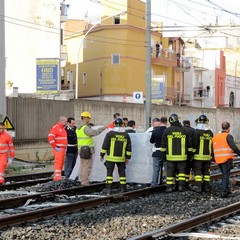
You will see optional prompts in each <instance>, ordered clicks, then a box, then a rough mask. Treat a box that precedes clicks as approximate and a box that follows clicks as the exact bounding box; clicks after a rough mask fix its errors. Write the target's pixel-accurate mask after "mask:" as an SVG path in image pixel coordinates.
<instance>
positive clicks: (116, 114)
mask: <svg viewBox="0 0 240 240" xmlns="http://www.w3.org/2000/svg"><path fill="white" fill-rule="evenodd" d="M120 117H121V114H120V113H114V114H113V119H114V120H113V121H112V122H110V124H109V125H108V128H114V121H115V120H116V119H117V118H120Z"/></svg>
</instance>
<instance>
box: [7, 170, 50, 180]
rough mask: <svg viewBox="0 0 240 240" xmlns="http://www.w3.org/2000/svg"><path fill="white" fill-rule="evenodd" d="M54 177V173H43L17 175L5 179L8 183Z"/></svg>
mask: <svg viewBox="0 0 240 240" xmlns="http://www.w3.org/2000/svg"><path fill="white" fill-rule="evenodd" d="M52 175H53V172H42V173H34V174H25V175H16V176H9V177H5V181H6V182H16V181H25V180H29V179H38V178H46V177H51V176H52Z"/></svg>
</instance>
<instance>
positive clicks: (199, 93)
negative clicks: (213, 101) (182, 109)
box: [193, 87, 209, 99]
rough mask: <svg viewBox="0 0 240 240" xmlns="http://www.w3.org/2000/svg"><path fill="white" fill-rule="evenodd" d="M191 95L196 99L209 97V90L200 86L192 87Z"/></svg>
mask: <svg viewBox="0 0 240 240" xmlns="http://www.w3.org/2000/svg"><path fill="white" fill-rule="evenodd" d="M193 97H194V98H195V99H196V98H198V99H202V98H207V97H209V91H208V90H207V89H203V88H202V87H194V88H193Z"/></svg>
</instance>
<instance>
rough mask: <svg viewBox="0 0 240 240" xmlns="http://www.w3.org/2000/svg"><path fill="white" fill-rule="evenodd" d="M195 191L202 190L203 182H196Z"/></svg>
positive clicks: (199, 191)
mask: <svg viewBox="0 0 240 240" xmlns="http://www.w3.org/2000/svg"><path fill="white" fill-rule="evenodd" d="M193 191H194V192H197V193H201V192H202V184H201V183H195V186H193Z"/></svg>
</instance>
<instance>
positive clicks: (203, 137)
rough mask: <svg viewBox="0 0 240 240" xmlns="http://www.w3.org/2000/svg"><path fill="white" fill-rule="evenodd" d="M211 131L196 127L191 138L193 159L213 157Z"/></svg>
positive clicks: (204, 159) (199, 159)
mask: <svg viewBox="0 0 240 240" xmlns="http://www.w3.org/2000/svg"><path fill="white" fill-rule="evenodd" d="M212 138H213V132H212V131H211V130H201V129H196V130H195V134H194V139H193V152H194V156H193V159H194V160H198V161H210V160H211V159H213V147H212Z"/></svg>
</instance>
